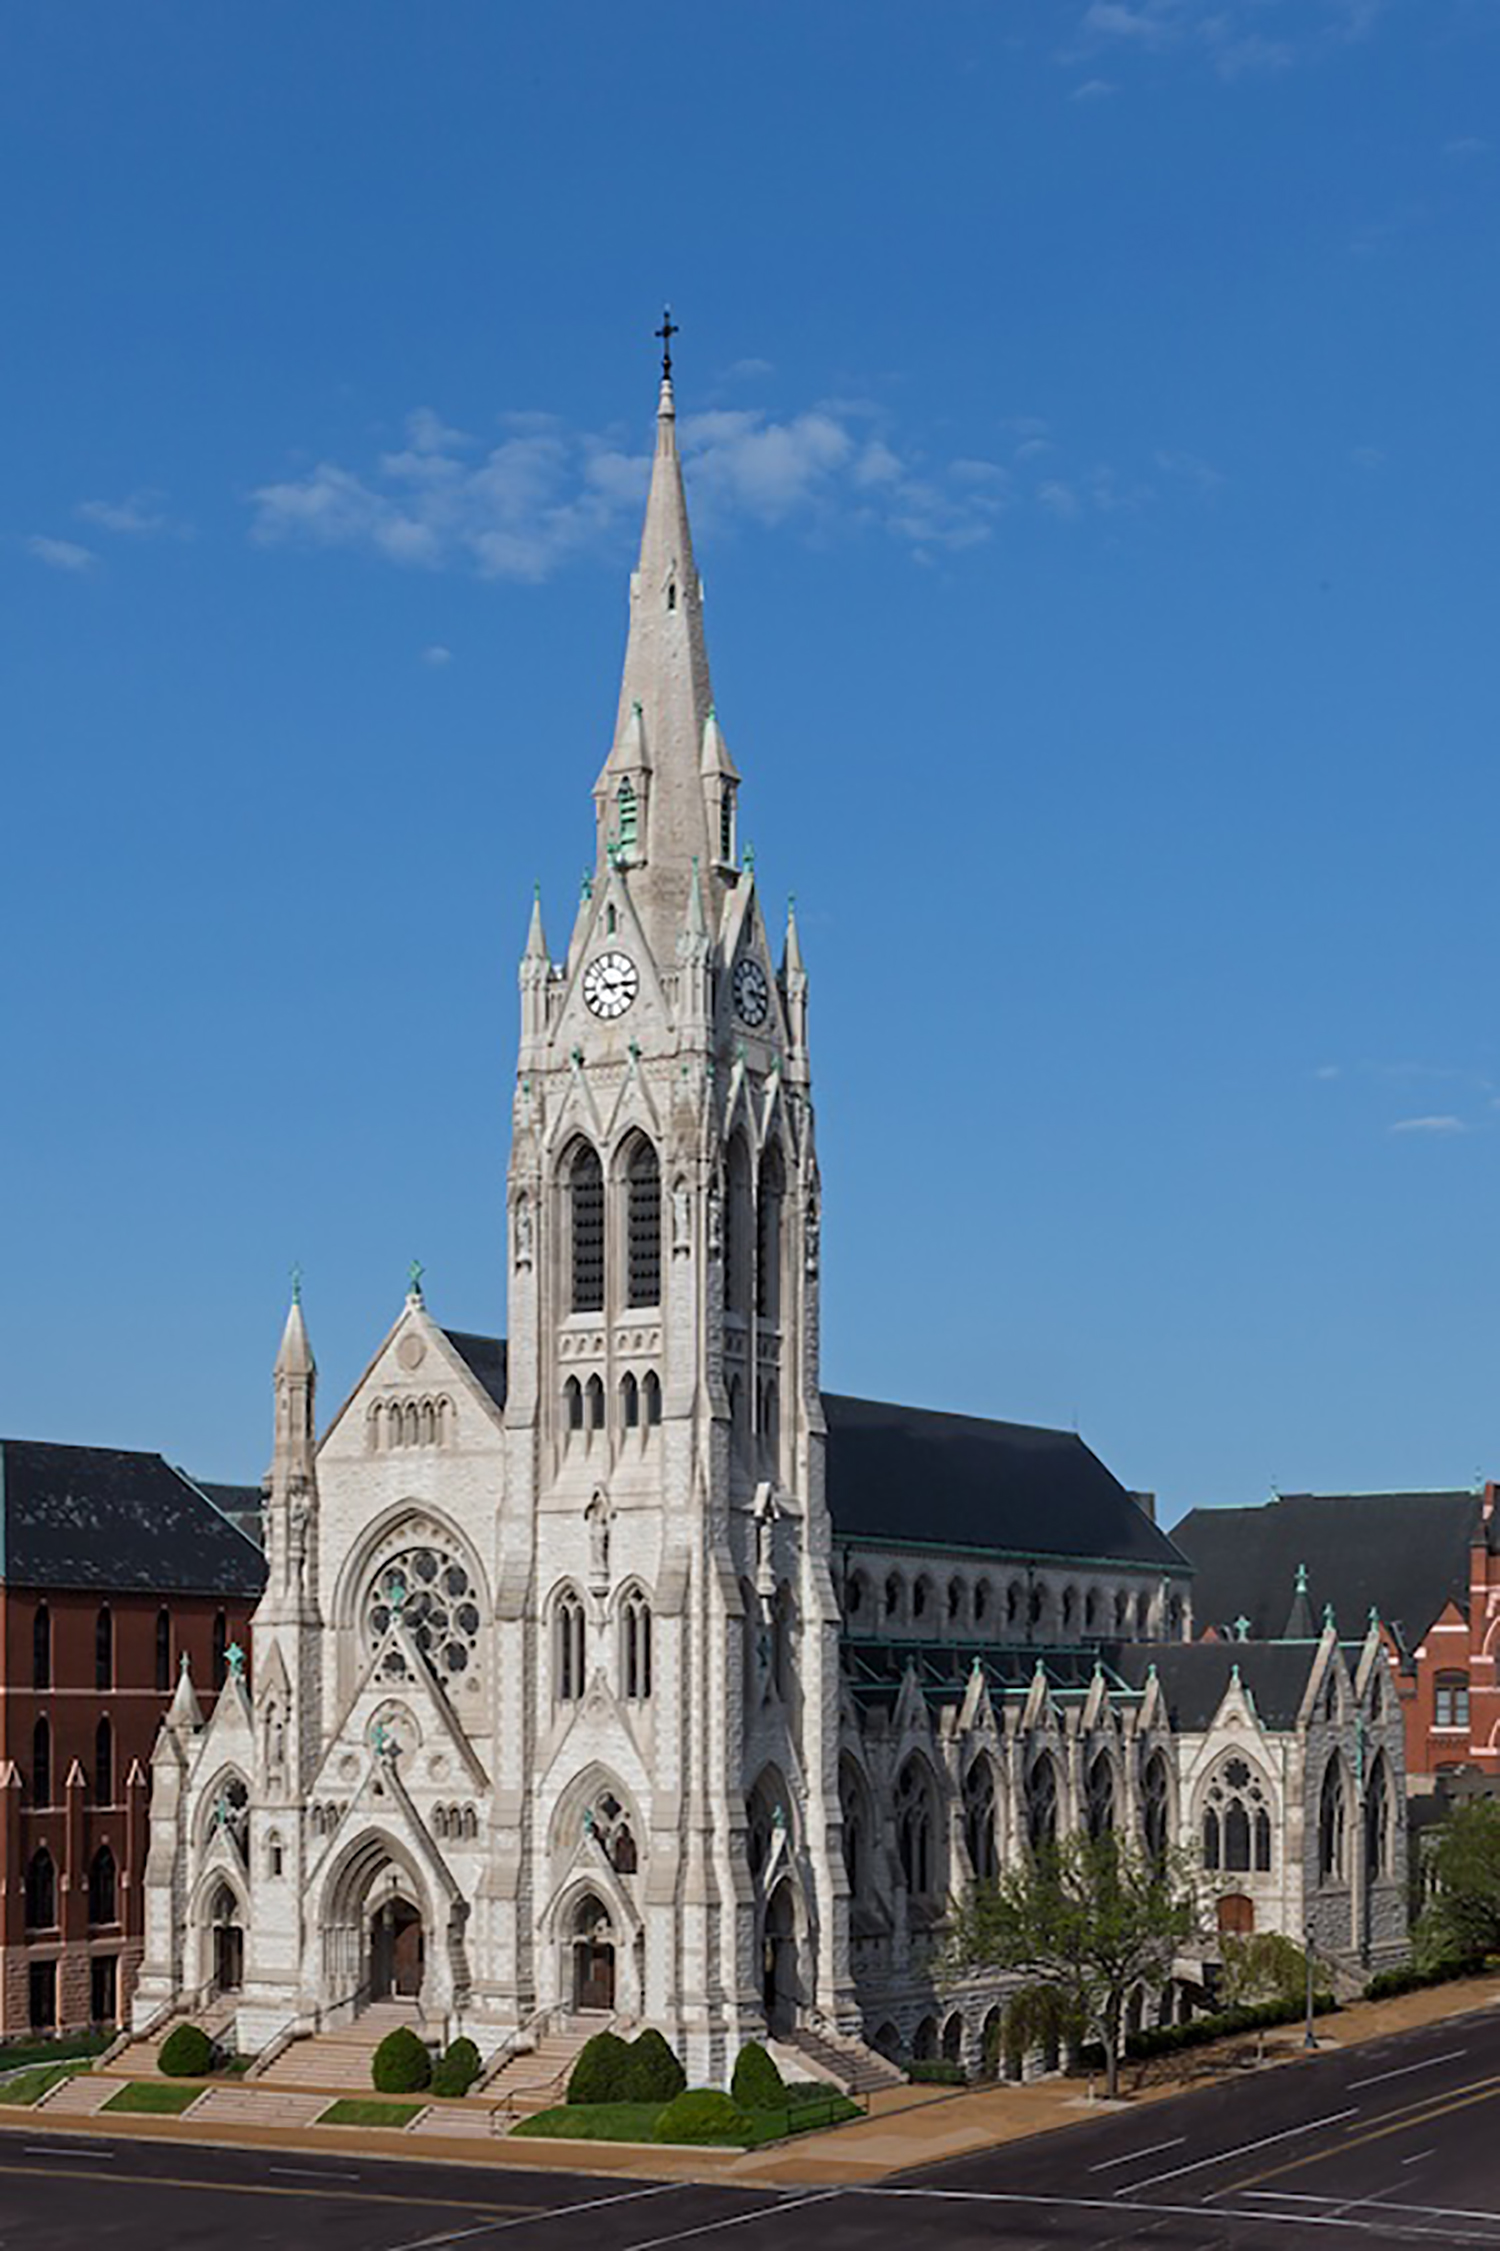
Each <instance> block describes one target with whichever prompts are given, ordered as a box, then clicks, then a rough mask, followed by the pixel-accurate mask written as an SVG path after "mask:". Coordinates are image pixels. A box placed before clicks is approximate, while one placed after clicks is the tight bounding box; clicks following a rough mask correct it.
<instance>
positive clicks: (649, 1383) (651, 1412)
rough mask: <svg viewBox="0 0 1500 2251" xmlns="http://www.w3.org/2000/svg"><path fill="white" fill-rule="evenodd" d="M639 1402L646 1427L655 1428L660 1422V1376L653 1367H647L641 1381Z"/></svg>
mask: <svg viewBox="0 0 1500 2251" xmlns="http://www.w3.org/2000/svg"><path fill="white" fill-rule="evenodd" d="M641 1403H642V1406H643V1408H644V1410H645V1412H644V1417H643V1419H644V1421H645V1425H646V1428H647V1429H648V1430H655V1429H657V1428H658V1426H659V1425H660V1422H661V1378H660V1376H659V1375H658V1374H657V1372H656V1370H655V1369H654V1368H648V1369H647V1371H646V1374H645V1377H644V1379H643V1381H642V1383H641Z"/></svg>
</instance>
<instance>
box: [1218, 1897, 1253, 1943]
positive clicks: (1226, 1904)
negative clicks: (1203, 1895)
mask: <svg viewBox="0 0 1500 2251" xmlns="http://www.w3.org/2000/svg"><path fill="white" fill-rule="evenodd" d="M1254 1928H1255V1902H1254V1900H1252V1899H1250V1898H1248V1897H1247V1896H1246V1894H1245V1893H1244V1892H1242V1891H1226V1892H1225V1893H1223V1894H1222V1896H1221V1897H1220V1900H1219V1930H1220V1933H1221V1935H1222V1936H1224V1937H1229V1938H1248V1937H1249V1936H1250V1933H1251V1932H1252V1931H1253V1930H1254Z"/></svg>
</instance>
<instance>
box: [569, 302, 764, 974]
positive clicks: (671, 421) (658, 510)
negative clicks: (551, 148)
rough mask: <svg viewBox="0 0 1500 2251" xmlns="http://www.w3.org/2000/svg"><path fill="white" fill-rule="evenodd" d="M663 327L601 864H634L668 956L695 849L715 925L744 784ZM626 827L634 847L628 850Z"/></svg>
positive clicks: (647, 922) (603, 792) (644, 906)
mask: <svg viewBox="0 0 1500 2251" xmlns="http://www.w3.org/2000/svg"><path fill="white" fill-rule="evenodd" d="M665 327H666V329H667V331H668V333H667V334H666V335H665V337H664V341H665V342H666V343H667V345H668V347H669V349H668V351H667V352H666V353H665V354H664V356H663V372H662V379H661V391H660V395H659V397H658V400H657V408H656V450H655V455H654V458H653V460H652V464H651V489H650V492H649V494H648V496H647V500H646V516H645V522H644V524H643V526H642V528H641V547H640V556H639V559H638V561H637V563H636V568H635V571H634V573H633V574H632V576H631V581H630V630H629V635H628V637H627V640H626V646H625V664H624V669H623V673H622V677H621V681H620V700H619V707H618V712H617V716H616V720H615V731H614V740H613V744H612V747H611V750H610V754H609V757H608V758H607V759H606V761H605V764H604V769H603V771H602V772H601V774H600V776H599V780H598V782H597V784H596V785H595V792H594V795H595V802H596V806H597V809H598V853H597V866H598V870H599V873H600V875H601V876H602V875H603V873H604V871H605V868H606V865H607V864H608V862H609V860H610V858H611V857H612V856H615V857H617V858H619V859H620V861H621V862H622V864H624V865H625V866H627V867H628V869H629V870H630V874H629V882H630V895H631V898H632V900H633V901H634V903H635V907H636V911H637V913H638V914H639V916H640V918H641V921H642V924H643V926H644V928H645V931H646V934H647V937H648V938H649V939H650V941H651V944H652V947H653V949H654V950H655V953H656V956H657V959H658V960H660V961H667V960H670V959H671V956H672V951H673V947H674V944H675V940H676V937H677V933H678V931H679V930H680V929H681V928H682V924H683V920H684V917H685V915H686V913H687V906H688V890H689V885H690V880H691V871H692V863H693V859H694V856H695V855H696V857H697V859H698V861H699V863H700V865H701V867H702V869H703V871H704V880H705V889H706V891H707V892H708V893H709V894H710V895H709V896H707V897H706V899H705V907H706V910H707V913H708V918H709V925H710V928H711V929H713V928H717V924H718V913H719V907H720V903H721V898H722V886H723V876H722V874H721V873H720V872H719V871H720V869H721V868H722V867H723V865H724V863H725V861H726V859H727V857H728V855H727V854H726V853H725V852H724V850H723V843H724V837H725V835H726V834H729V835H730V836H731V837H732V833H733V791H734V788H735V786H736V783H737V781H738V776H737V775H736V774H735V771H734V768H733V765H732V764H731V762H730V760H729V755H728V752H727V750H725V749H724V747H723V738H722V736H720V735H719V732H718V727H717V722H713V724H712V725H711V724H710V722H711V721H712V719H713V700H714V699H713V688H712V685H711V683H710V679H709V669H708V646H707V643H706V641H705V639H704V634H703V589H702V585H701V583H700V581H699V578H698V569H697V565H696V563H695V561H694V558H693V539H692V532H691V530H690V529H689V525H688V512H687V495H686V493H685V492H684V490H683V482H682V463H681V460H680V459H679V457H678V452H677V403H676V395H675V393H674V390H673V386H672V375H671V356H670V342H671V337H672V336H674V335H675V334H676V333H677V330H676V325H675V323H673V322H671V321H670V319H669V320H668V322H667V323H666V324H665ZM659 333H660V332H659ZM624 785H628V787H627V788H626V792H625V799H624V802H623V804H622V801H621V789H622V786H624ZM726 794H727V796H728V801H729V814H728V817H727V820H726V818H725V817H724V814H723V801H724V798H725V796H726ZM627 836H628V837H630V839H631V843H630V848H629V850H628V851H626V850H623V849H622V848H621V842H622V839H623V838H625V837H627Z"/></svg>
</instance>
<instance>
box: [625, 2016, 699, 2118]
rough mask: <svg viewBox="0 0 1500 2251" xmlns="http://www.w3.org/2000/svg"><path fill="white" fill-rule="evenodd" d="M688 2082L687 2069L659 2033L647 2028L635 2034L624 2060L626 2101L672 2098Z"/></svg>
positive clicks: (670, 2099) (680, 2091)
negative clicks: (685, 2069)
mask: <svg viewBox="0 0 1500 2251" xmlns="http://www.w3.org/2000/svg"><path fill="white" fill-rule="evenodd" d="M686 2085H687V2073H686V2072H685V2071H684V2070H683V2068H682V2065H681V2064H680V2063H679V2062H678V2061H677V2058H676V2056H675V2055H674V2054H673V2053H672V2050H671V2048H670V2046H669V2045H668V2043H667V2042H666V2041H665V2040H664V2039H663V2038H662V2035H661V2034H660V2033H659V2032H657V2031H655V2030H653V2029H651V2028H649V2027H648V2029H647V2030H646V2031H644V2032H640V2033H637V2034H636V2037H635V2038H634V2039H633V2040H632V2041H631V2043H630V2054H629V2056H628V2057H627V2059H626V2063H625V2092H624V2095H623V2097H622V2100H623V2101H625V2102H671V2101H672V2100H673V2098H674V2096H677V2095H680V2094H681V2093H682V2090H683V2088H684V2087H685V2086H686Z"/></svg>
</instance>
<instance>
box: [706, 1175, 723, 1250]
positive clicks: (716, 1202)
mask: <svg viewBox="0 0 1500 2251" xmlns="http://www.w3.org/2000/svg"><path fill="white" fill-rule="evenodd" d="M708 1255H709V1257H710V1258H722V1257H723V1255H724V1192H723V1190H722V1188H721V1187H720V1185H719V1183H718V1180H717V1179H714V1180H711V1181H710V1182H709V1188H708Z"/></svg>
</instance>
